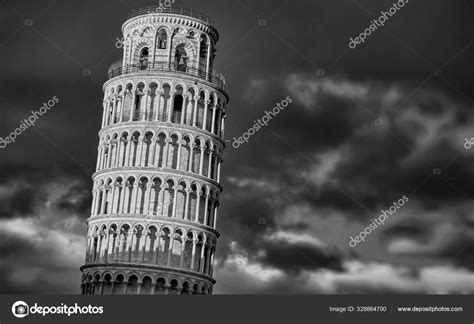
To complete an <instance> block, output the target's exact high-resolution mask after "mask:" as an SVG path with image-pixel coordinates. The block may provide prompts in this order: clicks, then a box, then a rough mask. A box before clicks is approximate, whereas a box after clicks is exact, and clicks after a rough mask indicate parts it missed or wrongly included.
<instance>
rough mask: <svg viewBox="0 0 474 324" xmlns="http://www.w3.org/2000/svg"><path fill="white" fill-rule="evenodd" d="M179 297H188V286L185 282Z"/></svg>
mask: <svg viewBox="0 0 474 324" xmlns="http://www.w3.org/2000/svg"><path fill="white" fill-rule="evenodd" d="M181 295H189V284H188V282H187V281H185V282H184V283H183V288H182V289H181Z"/></svg>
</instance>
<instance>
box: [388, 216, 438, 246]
mask: <svg viewBox="0 0 474 324" xmlns="http://www.w3.org/2000/svg"><path fill="white" fill-rule="evenodd" d="M431 234H432V230H431V228H429V227H428V226H427V225H426V222H425V223H424V222H422V221H421V220H408V221H406V222H400V223H398V224H396V225H393V226H391V227H390V228H388V229H386V230H385V231H383V235H384V237H386V238H387V239H391V238H400V237H409V238H413V239H415V240H419V241H424V240H426V239H427V238H429V237H430V235H431Z"/></svg>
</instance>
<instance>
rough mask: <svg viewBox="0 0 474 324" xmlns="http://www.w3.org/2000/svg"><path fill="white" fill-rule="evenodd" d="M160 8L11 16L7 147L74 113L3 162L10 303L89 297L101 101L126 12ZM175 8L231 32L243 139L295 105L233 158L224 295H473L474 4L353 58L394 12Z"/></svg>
mask: <svg viewBox="0 0 474 324" xmlns="http://www.w3.org/2000/svg"><path fill="white" fill-rule="evenodd" d="M157 3H158V1H131V0H121V1H119V0H110V1H92V0H83V1H55V0H35V1H22V0H3V1H0V60H1V62H2V64H0V80H1V88H0V89H1V90H0V108H1V109H0V136H1V137H5V136H7V135H8V134H9V133H10V132H11V131H12V130H14V129H15V128H16V127H18V124H19V120H20V119H23V118H26V117H27V116H28V115H29V114H30V113H29V112H30V110H33V109H34V110H36V109H38V108H39V107H40V106H41V105H42V103H43V102H44V101H47V100H49V99H50V98H52V97H54V96H57V97H58V98H59V100H60V102H59V103H58V104H57V105H56V106H55V107H54V108H53V109H51V111H49V112H48V114H47V115H46V116H44V117H43V118H41V119H40V120H39V121H38V123H37V124H36V126H35V127H34V128H30V129H29V130H28V131H26V132H25V133H24V134H23V135H22V136H21V137H20V138H18V139H17V141H16V142H15V143H14V144H11V145H9V146H7V147H6V148H5V149H2V150H0V293H78V292H79V284H80V283H79V281H80V272H79V266H80V265H81V264H82V262H83V260H84V251H85V238H84V237H85V232H86V225H85V220H86V218H87V217H88V215H89V213H90V202H91V194H90V192H91V186H92V183H91V178H90V174H91V170H92V169H93V168H94V167H95V160H96V154H97V143H98V138H97V132H98V130H99V127H100V118H101V100H102V97H103V93H102V84H103V82H104V81H105V80H106V71H107V68H108V66H109V64H111V63H112V62H114V61H115V60H117V59H119V58H120V57H121V51H120V50H118V49H117V48H116V47H115V43H116V37H120V27H121V24H122V22H123V21H124V19H125V17H126V15H127V13H128V12H130V11H131V10H132V9H135V8H138V7H142V6H146V5H155V4H157ZM177 5H179V6H183V7H186V8H193V9H196V10H199V11H203V12H205V13H207V14H209V15H210V16H212V17H213V18H214V19H215V21H216V24H217V27H218V28H219V30H220V33H221V41H220V43H219V44H218V52H217V61H216V68H217V69H219V70H220V71H221V72H222V73H223V74H224V75H225V76H226V78H227V84H228V92H229V94H230V96H231V104H230V106H229V118H228V120H227V123H226V137H227V139H228V140H232V138H233V137H234V136H235V137H238V136H240V135H241V134H242V133H243V132H244V131H246V130H248V129H249V128H250V127H251V126H252V124H253V121H254V120H255V119H257V118H260V117H261V116H262V115H263V114H264V112H265V110H270V109H272V108H273V107H274V105H275V104H276V103H277V102H280V101H281V100H282V99H284V98H286V97H287V96H290V97H291V98H293V103H292V104H291V105H290V106H289V107H288V108H286V109H285V110H284V111H283V112H281V113H280V115H278V117H276V118H274V119H273V120H272V121H271V122H270V124H269V126H268V127H267V128H265V129H262V130H261V131H259V132H258V133H257V134H256V135H254V136H253V137H252V138H251V139H250V140H249V142H248V143H246V144H244V145H242V146H241V147H239V148H238V149H235V148H233V147H232V145H228V147H227V150H226V153H225V162H224V165H223V180H222V181H223V185H224V188H225V191H224V193H223V196H222V200H221V205H222V208H221V210H220V214H219V215H220V216H219V223H218V227H219V230H220V232H221V234H222V236H221V238H220V239H219V244H218V254H217V260H216V261H217V262H216V270H215V273H216V279H217V282H218V283H217V284H216V286H215V292H216V293H239V294H240V293H250V294H253V293H263V294H273V293H279V294H280V293H474V242H473V239H474V213H473V198H472V197H473V196H474V182H473V181H472V176H473V175H474V148H473V149H472V150H466V149H465V148H464V143H465V140H464V139H465V138H471V137H474V113H473V99H472V95H473V93H472V90H473V85H474V84H473V78H472V71H473V67H474V66H473V64H472V56H473V47H474V46H473V41H472V40H473V32H472V31H473V26H472V17H471V13H472V10H473V5H474V3H473V2H472V1H468V0H459V1H448V0H440V1H432V0H417V1H414V0H413V1H412V0H410V1H409V2H408V4H406V5H405V6H404V7H403V8H402V9H401V10H400V11H399V12H398V13H396V14H395V15H394V16H393V17H392V18H391V19H390V20H389V21H388V22H386V24H385V27H382V28H379V29H378V30H377V31H375V32H373V33H372V35H370V36H369V37H368V38H367V39H366V42H365V44H360V45H359V46H358V47H357V48H355V49H349V47H348V42H349V37H356V36H357V35H358V34H359V33H360V32H362V31H363V30H364V29H365V28H366V27H367V26H368V25H369V24H370V21H371V20H372V19H375V18H377V17H378V16H379V15H380V11H381V10H388V9H389V8H390V6H391V5H392V2H391V1H385V0H384V1H381V0H377V1H375V0H370V1H369V0H353V1H351V0H338V1H332V0H331V1H330V0H321V1H309V0H308V1H304V0H297V1H296V0H295V1H285V0H271V1H270V0H268V1H263V0H258V1H255V0H225V1H221V0H220V1H217V0H216V1H211V0H203V1H194V0H188V1H183V0H178V1H177ZM28 19H31V20H28ZM258 19H266V25H264V26H260V25H259V24H258V23H257V21H258ZM84 70H90V72H91V75H88V73H85V74H84ZM229 144H231V142H229ZM404 195H406V196H407V198H408V199H409V201H408V203H406V205H405V206H403V207H402V208H401V209H400V210H398V211H397V212H396V214H395V215H393V216H392V217H391V218H389V220H387V221H386V222H385V225H383V226H381V227H379V228H377V229H376V230H375V231H374V232H373V233H372V234H371V235H370V236H368V237H367V239H366V241H365V242H361V243H360V244H358V245H357V246H356V247H355V248H351V247H349V245H348V242H349V237H350V236H354V235H356V234H357V233H359V232H361V231H362V230H363V229H364V228H365V227H366V226H368V225H369V223H370V222H371V219H373V218H374V217H377V216H378V215H379V214H380V210H381V209H387V208H389V207H390V206H391V205H392V202H393V201H397V200H398V199H399V198H400V197H402V196H404Z"/></svg>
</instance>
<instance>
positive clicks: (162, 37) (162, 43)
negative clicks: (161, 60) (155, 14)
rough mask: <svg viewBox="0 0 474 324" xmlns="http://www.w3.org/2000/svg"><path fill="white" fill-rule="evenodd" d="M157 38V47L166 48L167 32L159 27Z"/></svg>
mask: <svg viewBox="0 0 474 324" xmlns="http://www.w3.org/2000/svg"><path fill="white" fill-rule="evenodd" d="M157 40H158V41H157V44H158V49H166V47H167V45H168V34H167V33H166V30H164V29H160V31H159V32H158V36H157Z"/></svg>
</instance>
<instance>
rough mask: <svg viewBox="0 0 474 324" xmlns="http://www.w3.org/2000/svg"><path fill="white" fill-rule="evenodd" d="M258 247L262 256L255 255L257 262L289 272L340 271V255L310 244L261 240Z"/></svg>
mask: <svg viewBox="0 0 474 324" xmlns="http://www.w3.org/2000/svg"><path fill="white" fill-rule="evenodd" d="M259 248H260V249H262V250H263V252H264V254H263V256H261V257H257V260H258V261H259V262H261V263H262V264H264V265H268V266H272V267H276V268H278V269H281V270H283V271H285V272H288V273H289V274H295V273H296V274H297V273H299V272H301V271H304V270H312V271H317V270H320V269H331V270H335V271H342V266H341V263H342V260H341V259H342V256H340V255H339V254H338V253H337V252H335V251H325V250H324V249H322V248H320V247H315V246H312V245H310V244H304V243H288V242H284V241H270V242H263V243H262V244H260V246H259Z"/></svg>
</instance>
